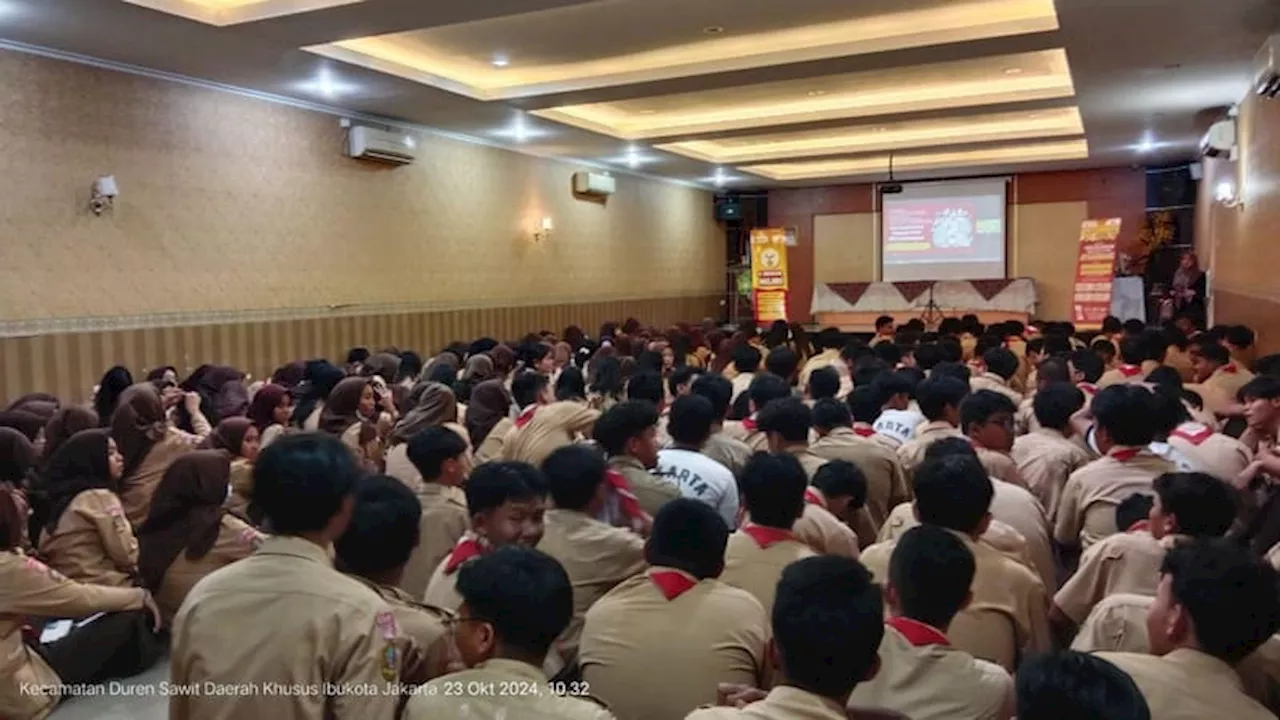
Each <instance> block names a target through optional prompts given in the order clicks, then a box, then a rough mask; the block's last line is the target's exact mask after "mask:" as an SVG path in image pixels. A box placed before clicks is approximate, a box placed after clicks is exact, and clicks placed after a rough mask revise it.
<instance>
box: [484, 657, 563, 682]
mask: <svg viewBox="0 0 1280 720" xmlns="http://www.w3.org/2000/svg"><path fill="white" fill-rule="evenodd" d="M475 669H476V670H494V671H496V672H500V673H503V674H505V675H516V676H519V677H521V678H524V679H526V680H532V681H534V682H538V683H545V682H546V681H547V675H546V673H544V672H542V668H540V667H535V666H533V665H530V664H529V663H527V662H521V661H519V660H507V659H505V658H491V659H489V660H485V661H484V662H482V663H480V664H479V665H476V666H475Z"/></svg>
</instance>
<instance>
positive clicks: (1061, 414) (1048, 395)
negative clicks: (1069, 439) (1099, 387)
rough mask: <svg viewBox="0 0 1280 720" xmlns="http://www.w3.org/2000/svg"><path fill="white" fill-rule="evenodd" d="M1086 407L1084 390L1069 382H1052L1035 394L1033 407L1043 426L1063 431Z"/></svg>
mask: <svg viewBox="0 0 1280 720" xmlns="http://www.w3.org/2000/svg"><path fill="white" fill-rule="evenodd" d="M1082 407H1084V392H1083V391H1081V390H1080V388H1078V387H1076V386H1075V385H1072V384H1071V383H1069V382H1052V383H1049V384H1048V385H1045V386H1044V387H1043V388H1041V389H1040V391H1039V392H1037V393H1036V394H1035V398H1034V399H1032V401H1031V408H1032V410H1034V411H1035V414H1036V420H1037V421H1038V422H1039V423H1040V425H1041V426H1043V427H1047V428H1049V429H1051V430H1058V431H1063V430H1066V429H1067V427H1068V426H1069V425H1070V424H1071V417H1072V416H1073V415H1075V414H1076V413H1078V412H1080V408H1082Z"/></svg>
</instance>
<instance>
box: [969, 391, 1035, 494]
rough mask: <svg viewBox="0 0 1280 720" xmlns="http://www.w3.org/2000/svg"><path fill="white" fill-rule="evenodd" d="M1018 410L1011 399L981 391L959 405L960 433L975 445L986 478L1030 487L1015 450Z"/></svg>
mask: <svg viewBox="0 0 1280 720" xmlns="http://www.w3.org/2000/svg"><path fill="white" fill-rule="evenodd" d="M1017 412H1018V407H1017V406H1016V405H1014V404H1013V401H1012V400H1010V399H1009V398H1007V397H1005V396H1004V395H1001V394H1000V393H997V392H992V391H991V390H978V391H976V392H973V393H971V394H970V395H969V396H968V397H966V398H965V399H964V401H963V402H961V403H960V431H961V432H962V433H964V434H965V436H966V437H968V438H969V441H970V442H971V443H973V449H974V451H975V452H977V454H978V460H979V461H980V462H981V463H982V466H983V467H984V468H986V469H987V475H989V476H991V477H993V478H995V479H997V480H1002V481H1004V482H1006V483H1009V484H1010V485H1017V486H1018V487H1021V488H1026V487H1027V481H1026V480H1024V479H1023V478H1022V473H1020V472H1018V465H1017V463H1015V462H1014V460H1013V458H1012V457H1010V456H1009V452H1010V451H1011V450H1013V416H1014V415H1016V414H1017Z"/></svg>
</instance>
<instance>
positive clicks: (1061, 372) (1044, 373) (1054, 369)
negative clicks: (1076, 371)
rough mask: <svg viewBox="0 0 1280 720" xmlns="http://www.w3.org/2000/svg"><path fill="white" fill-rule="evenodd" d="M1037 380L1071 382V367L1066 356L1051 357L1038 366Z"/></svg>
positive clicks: (1040, 381) (1038, 381) (1041, 381)
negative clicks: (1068, 365)
mask: <svg viewBox="0 0 1280 720" xmlns="http://www.w3.org/2000/svg"><path fill="white" fill-rule="evenodd" d="M1036 382H1037V383H1043V382H1065V383H1069V382H1071V369H1070V368H1069V367H1067V361H1066V359H1065V358H1060V357H1051V358H1045V359H1044V360H1041V361H1040V364H1039V365H1037V366H1036Z"/></svg>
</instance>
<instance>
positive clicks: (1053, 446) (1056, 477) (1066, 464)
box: [1012, 428, 1092, 523]
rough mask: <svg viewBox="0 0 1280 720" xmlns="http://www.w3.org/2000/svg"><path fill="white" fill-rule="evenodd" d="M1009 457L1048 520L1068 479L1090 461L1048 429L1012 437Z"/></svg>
mask: <svg viewBox="0 0 1280 720" xmlns="http://www.w3.org/2000/svg"><path fill="white" fill-rule="evenodd" d="M1012 456H1013V460H1014V462H1015V463H1017V465H1018V472H1020V473H1021V474H1022V478H1023V479H1024V480H1026V482H1027V488H1028V489H1029V490H1031V493H1032V494H1033V495H1035V496H1036V499H1037V500H1039V501H1040V504H1041V505H1042V506H1043V507H1044V510H1045V515H1046V516H1047V518H1048V520H1049V522H1050V523H1052V522H1054V521H1055V520H1056V518H1057V517H1058V503H1059V500H1060V499H1061V497H1062V488H1063V487H1065V486H1066V484H1067V478H1069V477H1071V473H1073V472H1075V471H1076V470H1079V469H1080V468H1082V467H1084V466H1085V465H1088V464H1089V461H1090V460H1092V458H1091V457H1089V453H1087V452H1085V451H1084V449H1082V448H1081V447H1080V446H1079V445H1076V444H1075V443H1073V442H1071V441H1070V440H1068V439H1067V438H1066V436H1064V435H1063V434H1062V433H1060V432H1058V431H1057V430H1051V429H1049V428H1040V429H1038V430H1032V431H1031V432H1030V433H1027V434H1026V435H1023V436H1021V437H1019V438H1018V439H1016V440H1014V441H1013V452H1012Z"/></svg>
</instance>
